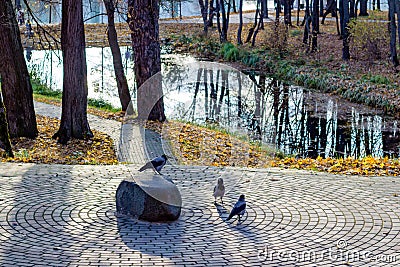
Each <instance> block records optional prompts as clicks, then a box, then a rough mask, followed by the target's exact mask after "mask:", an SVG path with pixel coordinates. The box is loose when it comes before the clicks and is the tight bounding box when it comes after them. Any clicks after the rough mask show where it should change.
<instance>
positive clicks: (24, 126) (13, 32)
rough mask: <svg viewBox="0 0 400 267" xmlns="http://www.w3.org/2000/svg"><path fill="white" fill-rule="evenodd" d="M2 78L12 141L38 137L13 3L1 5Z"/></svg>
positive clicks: (27, 73)
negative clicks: (16, 138)
mask: <svg viewBox="0 0 400 267" xmlns="http://www.w3.org/2000/svg"><path fill="white" fill-rule="evenodd" d="M0 45H1V48H0V59H1V63H0V75H1V77H2V80H1V89H2V93H3V101H4V106H5V108H6V110H7V113H6V115H7V122H8V127H9V128H8V129H9V134H10V136H11V137H28V138H35V137H36V136H37V135H38V130H37V125H36V116H35V110H34V107H33V91H32V85H31V82H30V77H29V72H28V68H27V66H26V62H25V58H24V51H23V48H22V44H21V37H20V31H19V27H18V24H17V20H16V19H15V12H14V7H13V5H12V2H11V0H2V1H0Z"/></svg>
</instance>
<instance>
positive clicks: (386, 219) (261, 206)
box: [0, 164, 400, 266]
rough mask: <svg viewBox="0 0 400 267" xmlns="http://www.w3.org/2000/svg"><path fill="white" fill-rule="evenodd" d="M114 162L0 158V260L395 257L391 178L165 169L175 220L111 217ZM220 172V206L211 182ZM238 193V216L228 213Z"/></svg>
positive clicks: (257, 262)
mask: <svg viewBox="0 0 400 267" xmlns="http://www.w3.org/2000/svg"><path fill="white" fill-rule="evenodd" d="M136 168H137V166H133V168H129V167H127V166H124V165H118V166H57V165H18V164H2V165H0V188H1V189H0V242H1V246H0V265H1V266H66V265H72V266H88V265H95V266H96V265H102V266H103V265H107V266H108V265H115V266H120V265H125V266H126V265H128V266H140V265H145V266H147V265H153V264H154V265H156V266H163V265H174V264H178V265H198V266H199V265H200V266H201V265H203V266H205V265H207V266H235V265H236V266H285V265H286V266H294V265H296V266H339V265H346V266H349V265H350V266H363V265H364V266H365V265H368V266H398V265H399V262H400V234H399V231H400V204H399V197H397V196H398V194H399V193H400V192H399V191H400V186H399V181H398V180H397V178H395V177H381V178H364V177H345V176H337V175H336V176H333V175H327V174H321V173H318V174H317V175H316V174H313V173H310V172H294V171H289V170H279V169H270V170H252V169H250V170H247V169H235V168H227V169H218V168H195V167H192V168H189V167H179V168H177V167H176V166H175V167H174V166H166V167H165V169H164V172H163V173H164V174H165V175H168V176H169V177H171V178H172V179H173V180H174V182H175V183H176V184H177V186H178V188H179V190H180V191H181V194H182V199H183V207H182V213H181V217H180V218H179V219H178V220H177V221H175V222H170V223H147V222H141V221H136V220H134V219H131V218H127V217H120V216H116V214H115V192H116V189H117V187H118V185H119V183H120V182H121V181H122V180H123V179H124V178H125V177H128V176H129V175H130V170H132V169H136ZM219 177H222V178H224V182H225V186H226V191H227V192H226V196H225V197H224V199H223V200H224V203H223V204H222V203H220V202H218V204H216V205H215V204H214V203H213V202H214V198H213V197H212V189H213V187H214V184H215V182H216V180H217V179H218V178H219ZM240 194H245V195H246V201H247V212H246V214H245V215H244V216H243V220H242V221H241V222H238V220H237V219H236V218H234V219H231V220H230V221H226V218H227V216H228V214H229V212H230V210H231V208H232V206H233V204H234V203H235V202H236V201H237V198H238V196H239V195H240Z"/></svg>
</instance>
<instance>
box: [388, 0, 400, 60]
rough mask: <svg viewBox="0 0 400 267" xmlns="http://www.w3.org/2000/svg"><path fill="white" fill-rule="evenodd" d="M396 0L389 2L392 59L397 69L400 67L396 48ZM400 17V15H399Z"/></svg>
mask: <svg viewBox="0 0 400 267" xmlns="http://www.w3.org/2000/svg"><path fill="white" fill-rule="evenodd" d="M395 11H396V0H389V21H390V59H391V61H392V63H393V65H394V66H395V67H397V66H398V65H399V60H398V57H397V48H396V31H397V26H396V17H395ZM397 16H398V14H397ZM399 37H400V34H399Z"/></svg>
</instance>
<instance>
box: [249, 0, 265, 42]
mask: <svg viewBox="0 0 400 267" xmlns="http://www.w3.org/2000/svg"><path fill="white" fill-rule="evenodd" d="M261 12H262V11H261V9H260V1H257V9H256V16H257V14H258V24H257V27H256V28H255V31H254V33H253V40H252V41H251V46H255V44H256V38H257V34H258V32H259V31H260V29H261V28H262V24H263V15H262V13H261ZM256 21H257V19H256Z"/></svg>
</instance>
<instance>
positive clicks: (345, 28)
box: [342, 0, 350, 61]
mask: <svg viewBox="0 0 400 267" xmlns="http://www.w3.org/2000/svg"><path fill="white" fill-rule="evenodd" d="M342 3H343V7H342V8H343V29H342V32H343V50H342V59H343V60H346V61H347V60H349V59H350V48H349V30H348V24H349V20H350V18H349V0H342Z"/></svg>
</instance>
